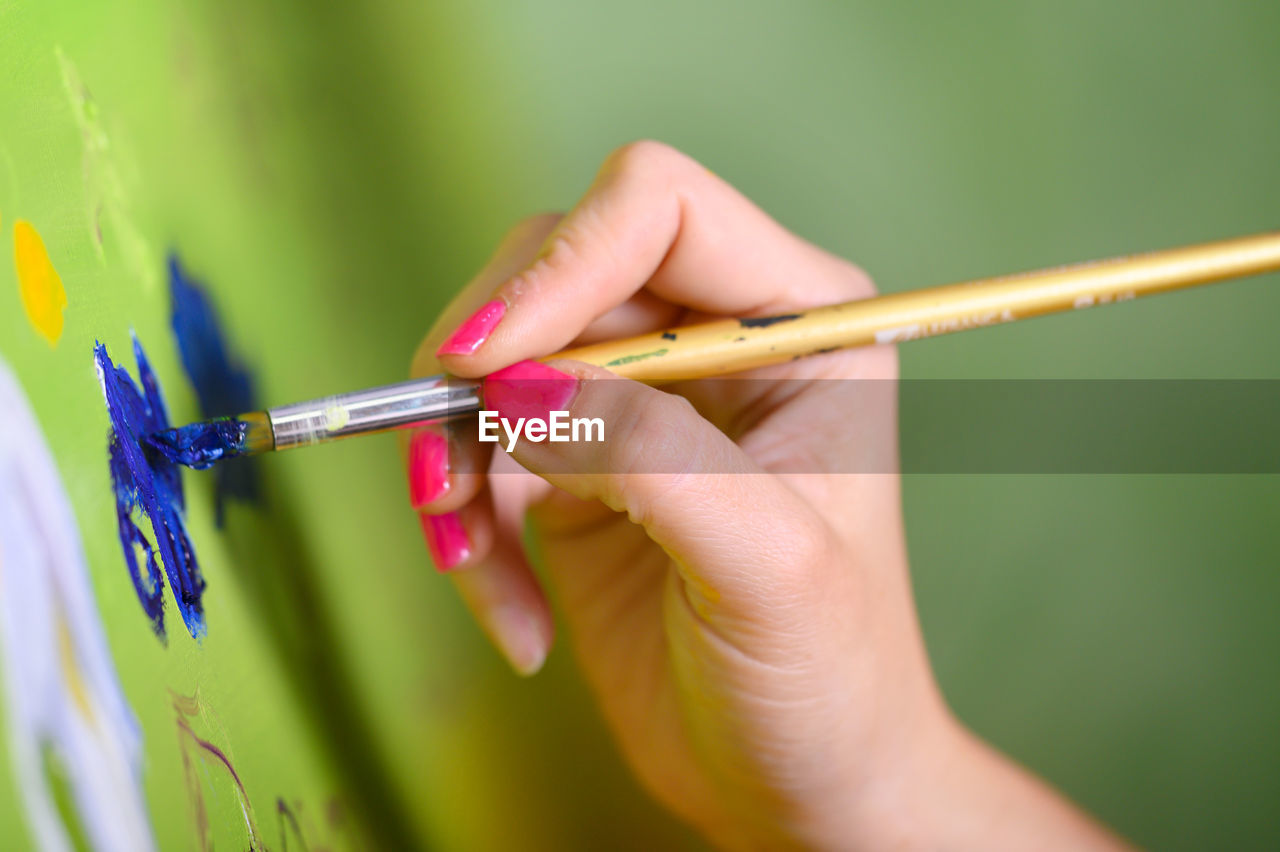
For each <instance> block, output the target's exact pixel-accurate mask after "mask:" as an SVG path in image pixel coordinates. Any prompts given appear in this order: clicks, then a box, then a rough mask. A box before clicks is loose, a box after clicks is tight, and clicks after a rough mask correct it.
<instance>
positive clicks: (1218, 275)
mask: <svg viewBox="0 0 1280 852" xmlns="http://www.w3.org/2000/svg"><path fill="white" fill-rule="evenodd" d="M1277 269H1280V232H1271V233H1265V234H1258V235H1256V236H1249V237H1241V238H1238V239H1231V240H1222V241H1219V242H1212V243H1203V244H1200V245H1193V246H1186V247H1183V248H1175V249H1168V250H1165V251H1157V252H1151V253H1148V254H1140V255H1133V256H1128V257H1118V258H1113V259H1110V260H1101V261H1094V262H1091V263H1082V264H1076V265H1072V266H1061V267H1055V268H1052V269H1045V270H1040V271H1037V272H1025V273H1021V274H1017V275H1007V276H1002V277H998V278H984V279H979V280H976V281H966V282H962V283H959V284H948V285H945V286H941V287H932V288H928V289H924V290H913V291H908V292H904V293H891V294H888V295H884V296H879V297H876V298H872V299H863V300H860V301H854V302H845V303H844V304H839V305H830V306H828V307H823V308H814V309H811V310H806V311H798V312H796V313H790V314H783V315H780V316H772V317H759V318H754V317H753V318H748V319H726V320H717V321H714V322H708V323H703V324H700V325H691V326H682V327H677V328H671V329H667V330H665V331H661V332H655V333H653V334H646V335H642V336H640V337H633V338H629V339H627V340H617V341H610V342H606V343H599V344H595V345H593V346H584V347H582V348H579V349H571V350H567V351H564V352H560V353H558V354H556V355H555V356H552V357H555V358H567V359H572V360H574V361H585V362H587V363H589V364H595V365H597V366H601V367H604V368H606V369H608V370H610V371H611V372H613V373H615V374H617V375H619V376H624V377H626V378H630V379H636V380H639V381H644V382H649V383H660V382H665V381H674V380H679V379H695V378H704V377H709V376H715V375H722V374H726V373H736V372H740V371H742V370H749V369H752V368H755V367H764V366H767V365H770V364H777V363H780V362H783V361H789V360H793V359H796V358H802V357H805V356H807V355H814V354H818V353H823V352H830V351H833V350H836V349H846V348H850V347H854V346H867V345H872V344H877V343H901V342H904V341H908V340H917V339H920V338H924V337H934V336H937V335H940V334H949V333H951V332H955V331H967V330H969V329H972V328H982V327H985V326H990V325H998V324H1001V323H1006V322H1013V321H1015V320H1021V319H1028V318H1030V317H1036V316H1041V315H1042V314H1049V313H1056V312H1059V311H1067V310H1073V309H1077V308H1089V307H1093V306H1095V305H1107V304H1113V303H1115V302H1123V301H1128V300H1130V299H1134V298H1136V297H1138V296H1146V295H1150V294H1153V293H1163V292H1166V291H1169V290H1176V289H1180V288H1183V287H1193V286H1196V285H1198V284H1209V283H1212V282H1215V281H1222V280H1225V279H1230V278H1240V277H1243V276H1246V275H1256V274H1259V273H1263V272H1271V271H1274V270H1277ZM481 408H482V402H481V397H480V383H479V382H478V381H475V380H470V379H459V378H456V377H452V376H431V377H429V378H422V379H413V380H411V381H407V382H400V383H398V384H394V385H386V386H384V387H377V388H370V389H368V390H360V391H355V392H353V393H348V394H342V395H339V396H330V397H324V398H322V399H316V400H311V401H308V402H299V403H295V404H293V405H285V406H281V407H279V408H272V409H269V410H267V411H255V412H251V413H248V414H241V415H239V416H236V417H227V418H220V419H217V420H212V421H208V422H201V423H193V424H191V425H189V426H183V427H182V428H180V429H170V430H167V431H165V432H159V433H157V434H155V435H151V436H149V438H148V441H149V443H151V444H152V446H153V447H154V448H155V449H157V450H159V451H160V452H161V453H163V454H164V455H165V456H167V457H168V458H170V459H172V460H173V461H176V462H179V463H181V464H185V465H187V466H189V467H195V468H205V467H209V466H210V465H212V464H213V463H214V462H216V461H218V460H219V459H224V458H230V457H233V456H242V455H253V454H256V453H263V452H268V451H271V450H287V449H291V448H293V447H301V446H307V445H310V444H320V443H325V442H327V441H336V440H338V439H340V438H349V437H351V436H353V435H364V434H368V433H372V432H383V431H386V430H388V429H397V428H402V427H405V426H411V425H414V424H420V423H426V422H431V421H438V420H444V419H448V418H451V417H458V416H462V415H466V414H472V413H474V412H476V411H479V410H480V409H481Z"/></svg>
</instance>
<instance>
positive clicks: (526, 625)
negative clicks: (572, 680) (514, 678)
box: [491, 606, 547, 677]
mask: <svg viewBox="0 0 1280 852" xmlns="http://www.w3.org/2000/svg"><path fill="white" fill-rule="evenodd" d="M492 619H493V620H492V622H491V624H492V627H493V633H494V641H495V642H496V643H497V645H498V647H499V648H500V649H501V651H502V655H503V656H504V657H506V658H507V662H508V663H510V664H511V668H513V669H515V670H516V673H517V674H520V675H523V676H525V677H528V676H529V675H532V674H535V673H537V671H538V670H539V669H541V668H542V664H543V663H544V662H546V659H547V642H546V640H545V639H543V638H542V631H541V630H539V629H538V625H537V622H535V621H534V618H533V615H532V614H530V613H529V612H528V611H527V610H525V609H524V608H523V607H519V606H504V607H502V608H500V609H498V610H497V611H496V612H494V614H493V616H492Z"/></svg>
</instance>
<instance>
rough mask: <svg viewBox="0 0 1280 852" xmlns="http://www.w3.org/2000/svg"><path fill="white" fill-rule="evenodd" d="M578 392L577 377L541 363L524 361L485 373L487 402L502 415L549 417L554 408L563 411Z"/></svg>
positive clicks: (484, 390) (485, 397) (485, 396)
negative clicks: (486, 374)
mask: <svg viewBox="0 0 1280 852" xmlns="http://www.w3.org/2000/svg"><path fill="white" fill-rule="evenodd" d="M577 392H578V378H577V377H576V376H571V375H569V374H568V373H562V372H560V371H559V370H557V369H555V368H553V367H548V366H547V365H546V364H539V363H538V362H537V361H521V362H520V363H518V364H512V365H511V366H510V367H504V368H503V369H501V370H498V371H497V372H495V373H490V374H489V375H488V376H486V377H485V380H484V388H483V390H482V393H483V396H484V401H485V404H486V405H488V406H490V407H491V408H494V409H496V410H497V411H498V412H499V413H500V414H501V415H502V416H503V417H507V418H518V417H525V418H530V417H536V418H541V419H546V417H547V414H548V413H549V412H552V411H564V410H566V408H567V406H568V405H569V403H570V401H572V400H573V397H574V395H575V394H576V393H577Z"/></svg>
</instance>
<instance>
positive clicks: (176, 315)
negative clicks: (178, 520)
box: [169, 254, 261, 526]
mask: <svg viewBox="0 0 1280 852" xmlns="http://www.w3.org/2000/svg"><path fill="white" fill-rule="evenodd" d="M169 291H170V295H171V297H172V299H173V333H174V336H175V337H176V338H177V341H178V352H179V353H180V355H181V357H182V366H183V369H185V370H186V372H187V376H188V377H189V378H190V379H191V384H192V386H193V387H194V388H195V392H196V399H197V400H198V401H199V403H200V415H201V417H203V418H204V419H206V420H210V419H213V418H215V417H234V416H235V415H237V414H244V413H245V412H247V411H257V410H258V409H259V408H261V406H260V405H258V404H257V394H256V392H255V389H254V382H253V377H252V376H251V375H250V374H249V371H248V370H247V369H246V368H245V367H244V366H243V365H242V364H241V363H240V362H239V359H237V358H235V357H233V356H232V354H231V352H230V350H229V349H228V347H227V343H226V337H225V335H224V334H223V331H222V326H221V324H220V323H219V322H218V314H217V311H215V310H214V307H213V302H212V301H210V299H209V296H208V295H207V294H206V293H205V290H204V287H203V286H202V284H201V282H199V281H197V280H196V279H195V278H194V277H192V276H191V275H190V274H189V273H188V272H187V271H186V270H184V269H183V267H182V263H181V261H179V260H178V256H177V255H176V254H170V255H169ZM233 455H234V454H233ZM211 461H212V460H211ZM207 466H208V465H205V467H207ZM214 477H215V479H214V498H215V506H216V513H217V523H218V526H222V521H223V517H224V510H225V505H226V500H227V499H228V498H232V499H236V500H241V501H244V502H253V501H256V500H257V499H258V494H259V487H258V470H257V467H256V466H255V465H254V464H253V462H252V461H251V460H250V459H248V458H243V459H237V460H235V461H234V462H230V463H225V464H219V465H218V466H217V467H216V468H215V469H214Z"/></svg>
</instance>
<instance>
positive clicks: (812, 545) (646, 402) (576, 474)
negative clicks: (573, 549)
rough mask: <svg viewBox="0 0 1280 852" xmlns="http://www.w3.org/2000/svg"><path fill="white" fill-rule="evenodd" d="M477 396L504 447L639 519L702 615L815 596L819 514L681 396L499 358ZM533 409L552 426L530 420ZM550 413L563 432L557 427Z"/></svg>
mask: <svg viewBox="0 0 1280 852" xmlns="http://www.w3.org/2000/svg"><path fill="white" fill-rule="evenodd" d="M483 396H484V401H485V405H486V408H488V409H489V410H490V411H491V412H496V415H492V414H491V415H489V416H488V417H486V418H485V419H483V420H481V423H482V424H484V423H486V422H487V423H488V424H490V425H489V432H490V433H493V432H494V431H500V432H501V436H502V441H503V443H502V447H503V449H507V448H508V447H509V448H510V449H509V452H510V453H511V454H512V455H513V456H514V457H515V459H516V461H518V462H520V464H521V465H523V466H524V467H525V468H527V469H528V470H530V471H532V472H534V473H536V474H538V475H540V476H542V477H543V478H544V479H546V480H547V481H549V482H550V483H551V484H552V485H555V486H556V487H558V488H561V489H563V490H564V491H567V492H569V493H570V494H572V495H574V496H575V497H579V498H582V499H592V500H599V501H600V502H602V503H604V504H605V505H607V506H608V507H610V508H612V509H613V510H615V511H618V512H626V513H627V515H628V516H629V517H630V518H631V520H632V521H633V522H635V523H637V524H640V525H641V526H643V527H644V529H645V532H646V533H647V535H648V536H649V538H650V539H652V540H653V541H654V542H655V543H656V544H658V545H659V546H660V547H661V548H662V549H663V550H665V551H666V552H667V554H668V555H669V556H670V557H671V558H672V560H673V561H674V563H675V565H676V568H677V570H678V571H679V572H680V574H681V576H682V578H683V579H684V581H685V585H686V593H687V594H688V595H689V597H690V602H691V603H692V604H693V605H694V608H695V611H697V612H698V613H699V614H700V615H702V616H704V617H708V616H711V615H717V614H720V615H726V616H731V617H734V618H735V620H737V619H739V618H745V620H747V621H748V622H753V623H756V624H758V623H759V622H760V621H762V620H763V621H766V622H774V621H775V620H776V617H777V616H781V615H783V612H782V611H783V610H788V609H791V610H793V612H794V609H793V608H792V607H788V606H786V605H785V604H786V603H793V604H797V605H800V607H801V608H807V607H808V606H810V605H811V604H812V598H813V596H814V595H816V594H817V590H818V589H820V588H821V584H819V583H817V582H816V579H817V578H816V577H815V576H814V574H815V572H816V571H817V570H819V566H821V565H823V564H825V563H826V561H827V560H825V559H823V558H822V554H823V553H824V552H826V550H827V542H828V536H829V532H828V530H827V527H826V525H825V523H824V522H823V521H822V520H821V518H819V516H818V515H817V514H816V513H815V512H814V511H813V510H812V509H811V508H810V507H809V505H808V504H807V503H806V502H805V501H803V500H802V499H801V498H800V497H799V496H798V495H797V494H796V493H795V492H793V491H792V490H791V489H790V488H788V487H787V486H786V485H785V484H784V482H783V481H782V480H780V479H779V478H777V477H776V476H773V475H771V474H768V473H766V472H764V471H763V470H761V468H760V467H759V466H757V465H756V464H755V462H753V461H752V460H751V459H750V458H748V457H747V456H746V454H745V453H743V451H742V450H741V449H740V448H739V447H738V446H737V445H736V444H734V443H733V442H732V441H731V440H729V438H728V437H727V436H725V435H724V433H722V432H721V431H720V430H718V429H717V428H716V427H715V426H713V425H712V424H711V423H709V422H708V421H707V420H705V419H704V418H703V417H702V416H701V415H699V414H698V412H697V411H696V410H695V409H694V407H693V406H692V405H691V404H690V403H689V401H688V400H686V399H685V398H683V397H680V396H675V395H673V394H668V393H664V392H662V391H660V390H657V389H655V388H651V387H648V386H646V385H643V384H640V383H638V382H634V381H630V380H627V379H621V378H618V377H617V376H614V375H613V374H612V373H609V372H608V371H606V370H603V369H601V368H599V367H594V366H590V365H587V364H581V363H577V362H573V361H553V362H551V363H550V364H540V363H536V362H531V361H524V362H521V363H519V364H515V365H513V366H511V367H508V368H506V369H503V370H499V371H497V372H496V373H492V374H490V375H489V376H488V377H487V378H486V379H485V381H484V390H483ZM552 412H557V413H556V414H555V415H554V416H553V414H552ZM495 420H496V421H498V422H495ZM502 421H505V422H502ZM538 421H541V422H543V423H548V426H547V428H546V429H544V428H542V427H538V426H534V428H533V430H532V431H530V424H533V423H536V422H538ZM552 421H555V422H558V423H559V426H560V428H559V430H558V431H559V432H560V433H561V435H562V436H564V437H567V438H568V440H557V439H555V436H554V431H555V430H554V429H552V427H551V423H552ZM575 421H576V422H575ZM597 422H598V424H599V425H597ZM499 427H500V429H499ZM481 431H482V433H483V432H484V427H483V426H482V429H481ZM513 433H519V434H517V435H516V437H515V438H514V440H511V436H512V434H513ZM575 433H576V437H577V440H573V438H574V437H575ZM482 439H484V435H482ZM765 616H769V617H765Z"/></svg>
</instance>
